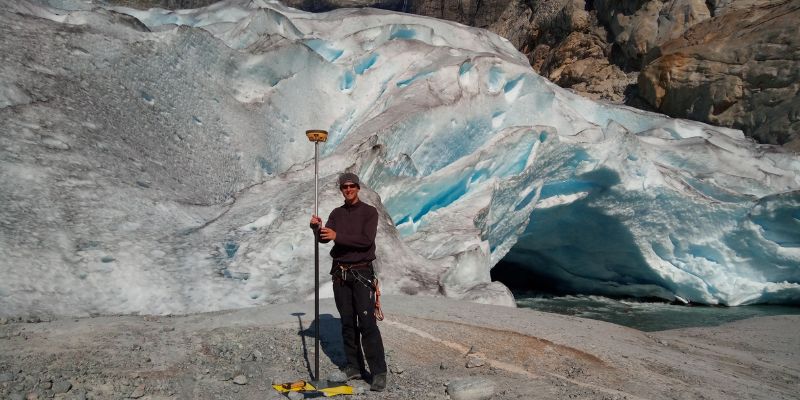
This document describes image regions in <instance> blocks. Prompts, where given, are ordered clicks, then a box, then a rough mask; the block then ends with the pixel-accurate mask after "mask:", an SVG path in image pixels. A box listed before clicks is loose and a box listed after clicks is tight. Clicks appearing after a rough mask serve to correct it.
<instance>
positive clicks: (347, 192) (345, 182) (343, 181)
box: [339, 172, 361, 204]
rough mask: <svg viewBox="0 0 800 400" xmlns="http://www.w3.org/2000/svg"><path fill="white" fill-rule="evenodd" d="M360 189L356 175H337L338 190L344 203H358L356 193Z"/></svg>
mask: <svg viewBox="0 0 800 400" xmlns="http://www.w3.org/2000/svg"><path fill="white" fill-rule="evenodd" d="M359 189H361V186H360V183H359V180H358V175H356V174H354V173H352V172H345V173H343V174H341V175H339V190H341V191H342V196H344V201H345V203H348V204H355V203H357V202H358V191H359Z"/></svg>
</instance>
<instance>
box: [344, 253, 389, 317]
mask: <svg viewBox="0 0 800 400" xmlns="http://www.w3.org/2000/svg"><path fill="white" fill-rule="evenodd" d="M337 266H338V267H339V276H334V278H338V279H340V280H341V281H342V282H347V276H348V273H349V275H350V276H352V277H353V279H355V280H356V281H358V282H359V283H361V284H362V285H364V286H366V287H367V288H368V289H370V290H372V291H373V292H374V293H375V312H374V314H375V319H377V320H378V321H383V310H381V287H380V281H378V277H377V276H375V272H374V271H373V270H372V263H360V264H343V263H337ZM362 270H368V271H370V275H372V279H368V278H365V277H364V276H363V275H361V272H359V271H362ZM348 271H349V272H348Z"/></svg>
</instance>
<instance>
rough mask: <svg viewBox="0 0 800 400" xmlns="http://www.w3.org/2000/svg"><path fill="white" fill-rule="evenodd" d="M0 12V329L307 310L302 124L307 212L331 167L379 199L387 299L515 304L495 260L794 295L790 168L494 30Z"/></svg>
mask: <svg viewBox="0 0 800 400" xmlns="http://www.w3.org/2000/svg"><path fill="white" fill-rule="evenodd" d="M0 4H2V7H0V8H1V9H2V11H0V30H2V37H3V40H2V46H3V47H2V48H1V49H0V50H2V54H3V63H2V67H0V68H2V70H1V71H2V74H0V77H1V78H2V81H0V87H2V90H1V91H0V121H2V124H1V125H0V126H2V128H0V129H2V137H0V140H1V141H2V150H0V165H2V168H1V171H2V172H0V201H1V202H2V204H3V207H2V210H0V228H2V229H0V259H2V261H0V271H2V272H3V276H4V279H2V281H0V305H2V307H0V315H18V314H22V313H52V314H59V315H87V314H108V313H157V314H166V313H189V312H200V311H212V310H220V309H230V308H240V307H250V306H255V305H259V304H265V303H276V302H285V301H295V300H302V299H307V298H309V297H310V296H313V291H314V285H313V281H314V277H313V267H309V266H313V238H312V236H311V232H310V230H309V229H308V217H309V215H310V214H311V212H312V208H313V198H314V193H313V187H314V185H313V145H312V144H310V143H309V142H308V141H307V140H306V138H305V136H304V132H305V130H306V129H327V130H329V131H330V136H329V140H328V142H327V143H325V144H324V145H323V146H322V149H321V154H322V157H321V160H320V171H321V193H320V199H321V202H320V210H321V213H322V214H323V216H325V215H327V212H329V210H331V209H332V208H334V207H336V206H337V205H338V204H339V203H340V202H341V198H340V195H339V194H338V191H337V188H336V186H335V178H336V176H337V175H338V173H340V172H341V171H344V170H348V171H352V172H356V173H357V174H359V176H360V177H361V178H362V181H364V182H365V183H366V185H365V186H364V188H363V190H362V195H363V198H364V200H365V201H367V202H368V203H371V204H373V205H376V206H377V207H378V208H379V210H380V213H381V221H380V225H379V232H378V244H379V246H378V262H377V268H378V271H379V275H380V277H381V279H382V282H383V290H384V292H387V293H407V294H428V295H446V296H450V297H455V298H461V299H467V300H472V301H478V302H484V303H493V304H503V305H509V306H513V305H514V300H513V296H512V295H511V293H510V292H509V290H508V289H507V288H506V287H505V286H504V285H502V284H500V283H498V282H491V278H490V270H491V268H492V267H493V266H494V265H496V264H497V263H498V262H500V261H501V260H502V261H503V262H504V263H506V264H509V265H513V266H514V268H515V271H516V273H518V274H519V276H520V279H523V277H526V276H532V277H534V279H535V277H540V278H542V279H547V280H552V281H553V282H557V284H558V285H560V286H561V287H563V288H568V289H569V290H574V291H578V292H583V293H597V294H607V295H620V296H648V297H660V298H664V299H670V300H671V299H675V298H679V299H684V300H686V301H691V302H699V303H705V304H724V305H731V306H733V305H742V304H751V303H764V302H777V303H793V304H796V303H798V302H800V301H799V300H800V191H799V189H800V173H799V172H800V157H798V156H797V155H796V154H792V153H788V152H785V151H783V150H781V149H780V148H778V147H774V146H769V145H760V144H756V143H754V142H753V141H752V140H749V139H747V138H745V137H744V136H743V135H742V133H741V132H740V131H736V130H732V129H726V128H719V127H714V126H710V125H705V124H701V123H695V122H690V121H685V120H677V119H671V118H668V117H665V116H662V115H658V114H654V113H649V112H644V111H640V110H636V109H632V108H629V107H624V106H617V105H612V104H607V103H602V102H594V101H590V100H588V99H585V98H582V97H580V96H578V95H576V94H574V93H572V92H569V91H566V90H563V89H561V88H559V87H557V86H556V85H554V84H552V83H551V82H549V81H547V80H546V79H544V78H542V77H540V76H538V75H537V74H535V73H534V72H533V71H532V70H531V68H530V66H529V65H528V62H527V60H526V59H525V57H524V56H523V55H521V54H520V53H518V52H517V51H516V50H515V49H514V48H513V46H511V45H510V44H509V43H508V42H507V41H506V40H505V39H503V38H501V37H499V36H496V35H494V34H492V33H490V32H487V31H484V30H480V29H475V28H470V27H465V26H462V25H459V24H456V23H451V22H447V21H441V20H436V19H432V18H426V17H419V16H413V15H407V14H402V13H394V12H388V11H381V10H375V9H340V10H335V11H331V12H327V13H321V14H311V13H306V12H302V11H298V10H295V9H292V8H289V7H285V6H283V5H282V4H280V3H279V2H273V1H263V0H252V1H248V0H228V1H223V2H220V3H216V4H214V5H211V6H209V7H205V8H201V9H196V10H177V11H167V10H160V9H150V10H147V11H141V10H134V9H130V8H124V7H111V6H107V5H104V4H99V3H94V2H87V1H69V0H58V1H56V0H50V1H47V0H40V1H31V0H25V1H10V0H2V1H0ZM326 250H327V248H326V247H325V246H322V248H321V253H322V255H323V257H322V259H321V260H320V265H326V264H327V263H330V258H329V257H328V256H327V254H326ZM325 270H326V268H321V271H322V272H321V275H322V276H321V282H323V283H325V282H328V279H326V277H325V276H324V275H325ZM321 290H322V296H331V295H332V293H331V288H330V284H329V283H325V284H324V285H323V287H322V289H321Z"/></svg>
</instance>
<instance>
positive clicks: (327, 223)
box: [319, 210, 336, 243]
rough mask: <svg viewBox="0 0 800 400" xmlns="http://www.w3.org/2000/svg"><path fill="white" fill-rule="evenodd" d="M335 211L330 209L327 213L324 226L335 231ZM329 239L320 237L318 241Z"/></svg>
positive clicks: (325, 241) (328, 240)
mask: <svg viewBox="0 0 800 400" xmlns="http://www.w3.org/2000/svg"><path fill="white" fill-rule="evenodd" d="M335 212H336V210H333V211H331V213H330V215H328V220H327V221H325V227H326V228H331V229H333V230H334V231H336V216H335V215H334V213H335ZM330 241H331V240H330V239H322V238H320V239H319V242H320V243H328V242H330Z"/></svg>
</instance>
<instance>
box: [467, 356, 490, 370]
mask: <svg viewBox="0 0 800 400" xmlns="http://www.w3.org/2000/svg"><path fill="white" fill-rule="evenodd" d="M485 364H486V359H484V358H483V357H481V356H479V355H477V354H468V355H467V368H475V367H482V366H483V365H485Z"/></svg>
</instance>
